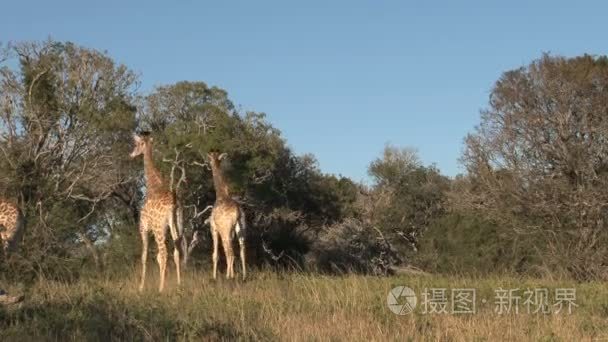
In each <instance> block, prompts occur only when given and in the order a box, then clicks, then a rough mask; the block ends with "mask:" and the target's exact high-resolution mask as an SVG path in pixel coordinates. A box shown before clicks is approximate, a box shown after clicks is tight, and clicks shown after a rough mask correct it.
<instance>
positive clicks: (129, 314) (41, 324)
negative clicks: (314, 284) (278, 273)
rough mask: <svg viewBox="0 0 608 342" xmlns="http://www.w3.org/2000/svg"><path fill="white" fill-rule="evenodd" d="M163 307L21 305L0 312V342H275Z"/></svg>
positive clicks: (103, 301) (91, 301)
mask: <svg viewBox="0 0 608 342" xmlns="http://www.w3.org/2000/svg"><path fill="white" fill-rule="evenodd" d="M170 312H172V311H170ZM170 312H168V311H167V310H163V308H162V307H158V306H154V305H149V306H143V305H141V304H139V303H137V304H134V305H128V304H127V303H124V302H120V301H117V300H115V299H109V298H103V297H101V296H99V297H97V298H87V300H86V302H85V300H83V298H76V299H74V300H72V301H69V302H48V303H28V302H27V301H26V302H25V303H22V304H21V305H20V306H19V307H14V308H2V307H0V341H41V340H42V341H44V340H60V341H117V340H118V341H125V340H127V341H161V340H167V341H176V340H177V341H181V340H183V341H189V340H196V341H201V340H202V341H207V340H210V341H217V340H254V339H260V338H262V339H265V340H268V339H272V336H271V335H270V334H267V333H265V332H257V331H256V332H248V333H244V332H243V331H239V329H238V328H237V327H235V326H234V325H233V324H230V323H228V322H221V321H213V320H208V319H205V318H201V319H192V320H183V319H180V318H178V317H174V316H172V315H171V313H170Z"/></svg>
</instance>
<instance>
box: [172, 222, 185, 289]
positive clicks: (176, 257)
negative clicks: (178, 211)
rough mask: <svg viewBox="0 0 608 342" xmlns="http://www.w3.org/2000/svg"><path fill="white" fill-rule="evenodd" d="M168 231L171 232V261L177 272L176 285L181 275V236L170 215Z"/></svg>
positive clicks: (179, 282) (180, 279) (180, 281)
mask: <svg viewBox="0 0 608 342" xmlns="http://www.w3.org/2000/svg"><path fill="white" fill-rule="evenodd" d="M169 231H170V232H171V238H172V239H173V262H174V263H175V272H176V273H177V285H181V283H182V276H181V270H180V248H181V244H180V243H181V241H180V239H181V238H183V237H180V236H179V234H178V232H177V229H176V225H175V220H174V219H173V217H171V219H170V220H169Z"/></svg>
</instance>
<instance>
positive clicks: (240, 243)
mask: <svg viewBox="0 0 608 342" xmlns="http://www.w3.org/2000/svg"><path fill="white" fill-rule="evenodd" d="M239 247H240V248H241V266H242V269H243V280H245V277H246V276H247V266H246V262H245V238H243V237H239Z"/></svg>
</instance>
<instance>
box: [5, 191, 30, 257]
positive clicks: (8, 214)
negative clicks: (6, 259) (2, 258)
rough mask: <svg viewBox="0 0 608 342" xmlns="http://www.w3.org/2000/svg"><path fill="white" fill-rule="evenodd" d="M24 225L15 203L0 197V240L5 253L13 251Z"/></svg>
mask: <svg viewBox="0 0 608 342" xmlns="http://www.w3.org/2000/svg"><path fill="white" fill-rule="evenodd" d="M24 227H25V219H24V217H23V214H22V213H21V210H20V209H19V207H17V205H16V204H15V203H13V202H11V201H9V200H6V199H2V198H0V240H2V249H3V251H4V254H5V255H8V254H9V253H11V252H13V251H14V250H15V249H16V247H17V244H18V243H19V241H20V240H21V237H22V236H23V230H24Z"/></svg>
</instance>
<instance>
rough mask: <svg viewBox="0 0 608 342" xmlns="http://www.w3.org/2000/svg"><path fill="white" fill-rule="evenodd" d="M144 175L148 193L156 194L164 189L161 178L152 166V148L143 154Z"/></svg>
mask: <svg viewBox="0 0 608 342" xmlns="http://www.w3.org/2000/svg"><path fill="white" fill-rule="evenodd" d="M144 173H145V175H146V186H147V188H148V193H157V192H159V191H162V190H164V189H165V184H164V182H163V178H162V177H161V175H160V172H159V171H158V170H157V169H156V167H155V166H154V160H153V159H152V147H148V148H147V149H146V150H145V152H144Z"/></svg>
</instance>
